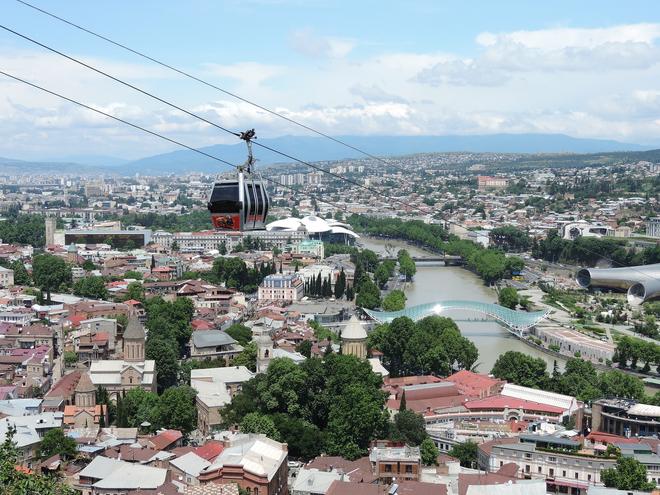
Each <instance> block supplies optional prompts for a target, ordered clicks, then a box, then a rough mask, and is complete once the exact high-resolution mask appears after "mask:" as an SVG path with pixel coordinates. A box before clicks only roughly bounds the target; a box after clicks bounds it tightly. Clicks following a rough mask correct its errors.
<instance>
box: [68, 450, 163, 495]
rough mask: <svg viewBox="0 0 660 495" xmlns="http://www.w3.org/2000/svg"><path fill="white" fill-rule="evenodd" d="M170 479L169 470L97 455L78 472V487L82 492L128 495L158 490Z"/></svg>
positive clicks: (99, 494)
mask: <svg viewBox="0 0 660 495" xmlns="http://www.w3.org/2000/svg"><path fill="white" fill-rule="evenodd" d="M166 482H167V469H162V468H156V467H151V466H144V465H142V464H139V463H134V462H126V461H122V460H118V459H111V458H109V457H104V456H96V457H94V459H93V460H92V462H90V463H89V464H88V465H87V466H86V467H85V468H84V469H83V470H82V471H80V472H79V473H78V479H77V482H76V483H75V488H76V489H77V490H79V491H80V492H81V493H82V495H125V494H126V493H129V492H132V491H133V490H156V489H157V488H160V487H161V486H163V485H164V484H165V483H166Z"/></svg>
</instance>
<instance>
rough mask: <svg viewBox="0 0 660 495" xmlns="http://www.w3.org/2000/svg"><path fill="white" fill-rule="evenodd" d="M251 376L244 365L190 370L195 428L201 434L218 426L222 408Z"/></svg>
mask: <svg viewBox="0 0 660 495" xmlns="http://www.w3.org/2000/svg"><path fill="white" fill-rule="evenodd" d="M253 377H254V373H252V372H251V371H250V370H249V369H247V368H246V367H245V366H230V367H227V368H207V369H199V370H191V372H190V386H191V387H192V388H194V389H195V390H196V391H197V396H196V397H195V401H196V403H197V429H198V430H199V431H200V432H201V433H202V434H203V435H208V434H210V433H211V432H212V431H214V430H216V429H218V428H219V426H220V422H221V419H222V417H221V410H222V408H223V407H224V406H226V405H227V404H229V403H230V402H231V399H232V398H233V397H234V395H236V394H237V393H238V392H240V391H241V389H242V384H243V383H245V382H247V381H249V380H251V379H252V378H253Z"/></svg>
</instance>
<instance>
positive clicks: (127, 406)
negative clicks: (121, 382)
mask: <svg viewBox="0 0 660 495" xmlns="http://www.w3.org/2000/svg"><path fill="white" fill-rule="evenodd" d="M122 407H123V411H122V413H123V414H124V415H125V420H126V425H127V426H128V427H130V428H139V427H140V425H141V424H142V423H144V422H145V421H147V422H149V423H151V424H152V428H153V427H157V426H159V421H160V418H159V407H160V399H159V397H158V395H156V394H155V393H153V392H148V391H146V390H144V389H141V388H134V389H132V390H129V391H128V392H127V393H126V395H125V396H124V397H122ZM154 429H155V428H154Z"/></svg>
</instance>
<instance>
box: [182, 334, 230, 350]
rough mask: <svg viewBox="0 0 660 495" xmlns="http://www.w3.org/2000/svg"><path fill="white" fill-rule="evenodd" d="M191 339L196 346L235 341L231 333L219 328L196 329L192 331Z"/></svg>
mask: <svg viewBox="0 0 660 495" xmlns="http://www.w3.org/2000/svg"><path fill="white" fill-rule="evenodd" d="M192 339H193V344H194V346H195V347H198V348H199V347H213V346H217V345H229V344H235V343H236V341H235V340H234V339H233V338H232V337H231V335H229V334H228V333H226V332H221V331H220V330H198V331H196V332H193V334H192Z"/></svg>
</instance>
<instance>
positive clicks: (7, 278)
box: [0, 266, 14, 289]
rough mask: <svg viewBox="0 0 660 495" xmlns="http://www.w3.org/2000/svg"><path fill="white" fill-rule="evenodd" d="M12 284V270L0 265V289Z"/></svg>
mask: <svg viewBox="0 0 660 495" xmlns="http://www.w3.org/2000/svg"><path fill="white" fill-rule="evenodd" d="M12 285H14V270H11V269H9V268H5V267H4V266H0V289H3V288H5V287H11V286H12Z"/></svg>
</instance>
